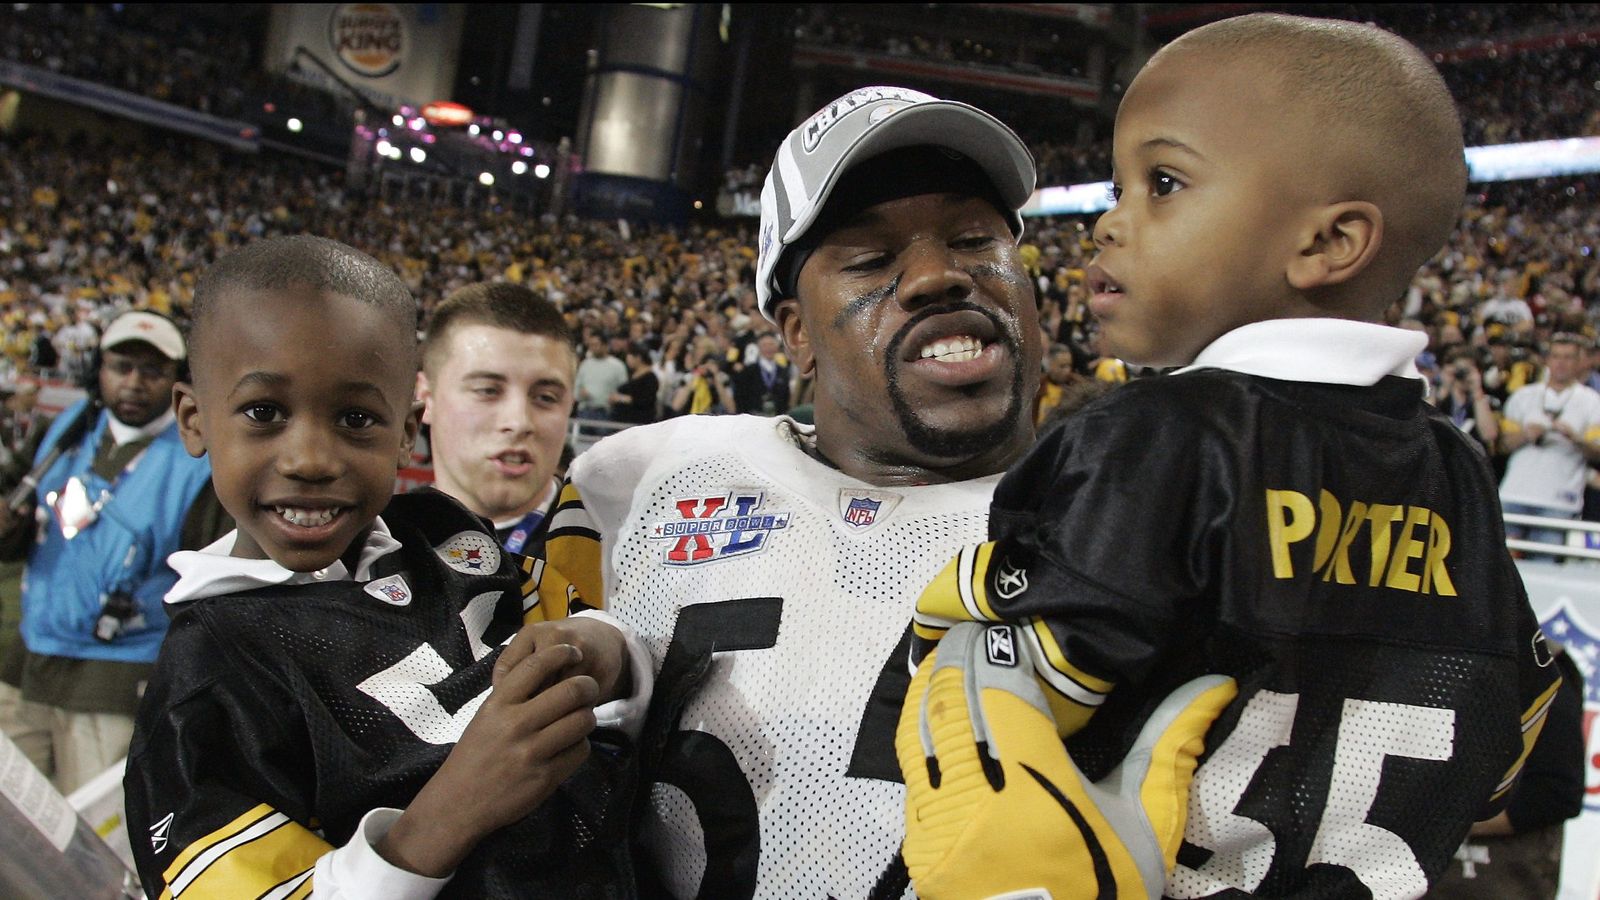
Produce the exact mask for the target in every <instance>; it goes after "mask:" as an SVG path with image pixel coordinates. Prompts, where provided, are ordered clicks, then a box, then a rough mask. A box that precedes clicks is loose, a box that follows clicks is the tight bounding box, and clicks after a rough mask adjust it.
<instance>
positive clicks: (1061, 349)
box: [1033, 344, 1108, 426]
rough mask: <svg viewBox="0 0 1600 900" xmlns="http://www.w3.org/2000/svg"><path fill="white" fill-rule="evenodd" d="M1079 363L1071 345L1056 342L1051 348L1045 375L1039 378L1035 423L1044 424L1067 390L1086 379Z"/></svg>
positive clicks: (1046, 362) (1046, 360)
mask: <svg viewBox="0 0 1600 900" xmlns="http://www.w3.org/2000/svg"><path fill="white" fill-rule="evenodd" d="M1077 363H1078V360H1077V357H1076V355H1075V354H1074V353H1073V352H1072V348H1071V347H1068V346H1065V345H1063V344H1056V345H1054V346H1052V347H1051V348H1050V352H1049V353H1048V354H1046V356H1045V361H1044V377H1043V378H1041V379H1039V397H1038V401H1037V403H1036V404H1035V411H1034V416H1033V421H1034V423H1035V424H1037V425H1041V426H1042V425H1044V423H1045V420H1046V419H1048V418H1050V417H1051V416H1052V414H1053V412H1054V411H1055V409H1056V407H1058V406H1060V405H1061V402H1062V397H1063V395H1064V393H1065V392H1066V390H1067V389H1069V388H1071V387H1072V386H1073V385H1075V384H1079V383H1081V382H1083V381H1084V380H1085V378H1084V376H1083V375H1082V374H1081V373H1080V372H1079V371H1078V365H1077ZM1101 383H1108V382H1101Z"/></svg>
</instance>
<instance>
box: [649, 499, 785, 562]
mask: <svg viewBox="0 0 1600 900" xmlns="http://www.w3.org/2000/svg"><path fill="white" fill-rule="evenodd" d="M765 497H766V495H765V494H763V493H761V492H759V491H757V492H751V493H739V492H737V491H735V492H734V493H730V494H724V495H722V496H720V497H687V498H682V499H678V500H674V501H673V505H674V506H676V507H677V509H678V516H679V518H676V519H669V520H667V521H665V522H652V523H650V525H649V526H647V530H646V537H648V538H650V539H651V540H653V541H670V542H671V543H670V544H668V546H667V552H666V559H665V560H664V562H665V563H666V564H667V565H669V566H693V565H698V564H699V563H704V562H712V561H714V560H720V559H729V558H732V557H735V556H745V555H747V554H751V553H759V552H761V551H762V550H765V549H766V546H767V539H768V538H769V537H771V536H772V532H774V531H779V530H781V529H784V528H788V527H789V513H788V512H787V511H783V512H773V511H765V510H762V508H761V503H762V501H763V499H765Z"/></svg>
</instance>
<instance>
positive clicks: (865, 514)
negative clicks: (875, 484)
mask: <svg viewBox="0 0 1600 900" xmlns="http://www.w3.org/2000/svg"><path fill="white" fill-rule="evenodd" d="M881 506H883V501H881V500H869V499H867V498H866V497H851V498H850V505H849V506H847V507H845V510H844V520H845V521H846V522H849V523H850V524H851V525H854V526H855V527H857V528H865V527H867V526H868V525H871V524H872V523H873V522H875V521H877V518H878V509H879V507H881Z"/></svg>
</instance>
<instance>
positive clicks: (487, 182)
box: [478, 172, 494, 187]
mask: <svg viewBox="0 0 1600 900" xmlns="http://www.w3.org/2000/svg"><path fill="white" fill-rule="evenodd" d="M478 183H479V184H481V185H483V186H484V187H490V186H492V185H493V184H494V176H493V175H490V174H489V173H488V172H484V173H483V174H482V175H479V176H478Z"/></svg>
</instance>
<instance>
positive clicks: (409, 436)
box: [398, 400, 422, 469]
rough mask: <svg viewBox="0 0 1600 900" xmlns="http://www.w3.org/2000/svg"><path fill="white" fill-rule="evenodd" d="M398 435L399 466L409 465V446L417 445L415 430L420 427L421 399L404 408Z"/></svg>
mask: <svg viewBox="0 0 1600 900" xmlns="http://www.w3.org/2000/svg"><path fill="white" fill-rule="evenodd" d="M401 428H402V429H403V431H402V433H401V436H400V459H399V461H398V462H399V465H400V468H402V469H403V468H405V467H406V466H409V465H411V448H412V447H415V446H416V445H417V432H418V431H420V430H421V428H422V401H421V400H417V401H415V402H414V403H412V404H411V405H410V406H409V407H407V408H406V420H405V422H404V423H403V424H402V426H401Z"/></svg>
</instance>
